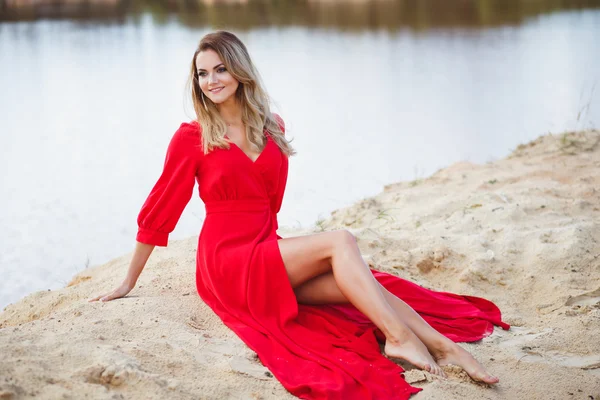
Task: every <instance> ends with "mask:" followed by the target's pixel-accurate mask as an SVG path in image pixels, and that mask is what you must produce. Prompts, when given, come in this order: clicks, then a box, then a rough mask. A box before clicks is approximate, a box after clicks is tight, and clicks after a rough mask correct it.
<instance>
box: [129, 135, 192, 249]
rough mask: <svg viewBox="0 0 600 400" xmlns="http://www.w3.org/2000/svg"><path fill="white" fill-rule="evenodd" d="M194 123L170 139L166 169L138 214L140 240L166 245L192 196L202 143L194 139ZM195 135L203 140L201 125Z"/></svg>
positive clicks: (138, 238)
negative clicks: (200, 132)
mask: <svg viewBox="0 0 600 400" xmlns="http://www.w3.org/2000/svg"><path fill="white" fill-rule="evenodd" d="M191 127H193V125H191V124H182V125H181V127H180V128H179V129H178V130H177V132H175V135H173V138H172V139H171V142H170V143H169V147H168V149H167V155H166V157H165V163H164V167H163V172H162V174H161V176H160V178H159V179H158V181H157V182H156V184H155V185H154V187H153V188H152V191H151V192H150V195H149V196H148V198H147V199H146V202H145V203H144V205H143V206H142V209H141V211H140V213H139V215H138V219H137V222H138V227H139V229H138V233H137V237H136V240H137V241H138V242H141V243H146V244H153V245H155V246H166V245H167V243H168V239H169V234H170V233H171V232H172V231H173V229H175V225H177V221H179V217H181V213H182V212H183V210H184V208H185V206H186V205H187V203H188V202H189V201H190V199H191V197H192V193H193V191H194V184H195V181H196V172H197V169H198V159H199V157H198V154H199V151H198V150H199V146H197V144H196V143H195V141H194V140H191V139H192V138H194V133H191V132H190V128H191ZM195 137H196V138H198V141H199V137H200V135H199V130H198V129H196V133H195Z"/></svg>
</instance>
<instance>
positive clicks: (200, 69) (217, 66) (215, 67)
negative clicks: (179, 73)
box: [198, 63, 223, 72]
mask: <svg viewBox="0 0 600 400" xmlns="http://www.w3.org/2000/svg"><path fill="white" fill-rule="evenodd" d="M221 65H223V63H221V64H219V65H215V66H214V67H213V69H217V68H219V67H220V66H221ZM200 71H206V70H205V69H202V68H198V72H200Z"/></svg>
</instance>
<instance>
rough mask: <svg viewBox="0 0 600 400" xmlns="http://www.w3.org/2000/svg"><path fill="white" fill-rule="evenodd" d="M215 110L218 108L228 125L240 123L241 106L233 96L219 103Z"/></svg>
mask: <svg viewBox="0 0 600 400" xmlns="http://www.w3.org/2000/svg"><path fill="white" fill-rule="evenodd" d="M217 110H219V114H221V118H223V120H224V121H225V123H226V124H227V125H228V126H231V125H241V124H242V107H241V106H240V104H239V102H238V101H237V100H236V99H235V96H231V97H230V98H229V99H227V100H226V101H224V102H223V103H221V104H219V105H218V106H217Z"/></svg>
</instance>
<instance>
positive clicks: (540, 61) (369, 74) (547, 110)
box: [0, 0, 600, 307]
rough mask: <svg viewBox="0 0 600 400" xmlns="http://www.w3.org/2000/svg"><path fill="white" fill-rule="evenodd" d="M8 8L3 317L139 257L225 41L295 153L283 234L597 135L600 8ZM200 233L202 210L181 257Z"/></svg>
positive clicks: (2, 144) (2, 150) (185, 230)
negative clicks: (39, 295) (228, 36)
mask: <svg viewBox="0 0 600 400" xmlns="http://www.w3.org/2000/svg"><path fill="white" fill-rule="evenodd" d="M532 3H533V4H532ZM6 4H8V7H7V6H6ZM11 4H13V3H11V2H8V3H5V6H4V8H2V9H0V68H1V71H2V73H1V74H0V168H1V169H0V185H1V187H2V196H1V197H0V269H1V271H2V280H1V281H0V307H4V306H5V305H7V304H9V303H10V302H14V301H16V300H18V299H19V298H21V297H22V296H24V295H26V294H27V293H29V292H31V291H34V290H45V289H51V288H58V287H61V286H64V285H65V284H66V283H67V282H68V281H69V280H70V278H71V277H72V276H73V275H74V274H75V273H76V272H78V271H81V270H82V269H83V268H85V267H86V266H90V265H98V264H101V263H104V262H106V261H108V260H110V259H112V258H114V257H117V256H119V255H122V254H125V253H127V252H129V251H131V250H132V249H133V246H134V243H135V242H134V240H135V233H136V230H137V226H136V217H137V213H138V211H139V209H140V207H141V205H142V203H143V201H144V200H145V197H146V196H147V194H148V192H149V191H150V189H151V187H152V186H153V184H154V182H155V180H156V179H157V178H158V176H159V174H160V171H161V167H162V163H163V158H164V153H165V150H166V146H167V144H168V142H169V139H170V138H171V136H172V134H173V132H174V131H175V130H176V129H177V127H178V126H179V124H180V123H181V122H182V121H188V120H190V119H192V118H193V110H192V107H191V105H190V102H189V100H188V99H187V95H186V92H185V84H186V80H187V72H188V70H189V65H190V62H191V57H192V55H193V52H194V50H195V46H196V45H197V43H198V41H199V40H200V38H201V37H202V36H203V35H204V34H205V33H207V32H210V31H212V30H214V29H221V28H222V29H228V30H232V31H234V32H235V33H236V34H238V36H239V37H240V38H241V39H242V40H243V41H244V42H245V43H246V45H247V47H248V49H249V51H250V53H251V55H252V56H253V58H254V61H255V63H256V65H257V67H258V69H259V71H260V72H261V75H262V78H263V80H264V83H265V85H266V87H267V90H268V91H269V93H270V95H271V97H272V99H273V103H274V109H275V110H277V111H278V112H279V114H280V115H282V117H283V118H284V119H285V121H286V126H287V129H288V134H289V135H290V136H291V137H293V138H294V141H293V144H294V146H295V148H296V150H297V151H298V155H297V156H295V157H293V158H292V159H291V161H290V176H289V180H288V185H287V194H286V197H285V199H284V203H283V208H282V211H281V213H280V217H279V219H280V225H281V226H288V227H309V226H311V225H313V224H314V223H315V222H316V221H317V220H318V219H320V218H326V217H327V216H328V215H329V213H330V212H331V211H333V210H335V209H337V208H340V207H344V206H348V205H351V204H352V203H354V202H356V201H357V200H359V199H362V198H364V197H367V196H371V195H375V194H377V193H378V192H380V191H381V190H382V188H383V186H384V185H386V184H389V183H392V182H396V181H400V180H413V179H418V178H423V177H426V176H428V175H430V174H432V173H433V172H435V171H436V170H438V169H440V168H443V167H445V166H448V165H450V164H452V163H454V162H457V161H461V160H468V161H472V162H476V163H485V162H489V161H493V160H497V159H499V158H502V157H505V156H506V155H508V154H509V153H510V151H511V150H512V149H514V148H515V147H516V146H517V145H518V144H520V143H523V142H527V141H529V140H532V139H534V138H535V137H537V136H539V135H541V134H544V133H548V132H553V133H560V132H562V131H564V130H567V129H584V128H588V127H593V126H595V127H598V124H599V123H600V105H599V104H598V103H599V102H598V90H596V91H594V90H595V89H600V88H598V87H597V86H598V85H597V84H598V80H599V78H600V2H599V1H573V2H566V1H565V2H560V1H558V2H557V1H547V2H545V1H541V2H527V1H502V2H501V1H485V2H484V1H480V2H477V1H465V2H460V3H457V2H440V1H421V2H417V1H373V2H348V3H344V2H327V1H325V2H323V1H321V2H317V1H296V2H291V1H281V2H269V1H252V0H250V1H249V2H247V3H241V4H240V3H226V4H223V3H216V4H213V5H210V4H208V5H207V4H204V3H192V2H189V3H185V4H179V3H168V4H167V3H165V4H163V3H156V2H147V3H146V2H143V1H133V2H119V1H118V0H115V1H112V2H109V3H106V4H100V3H95V5H93V7H92V6H89V5H88V6H85V4H84V5H81V4H77V3H72V4H71V3H69V4H67V5H63V6H61V7H58V6H56V5H52V4H50V3H49V5H46V6H43V7H42V6H38V7H33V6H28V5H27V4H25V5H22V4H21V5H19V6H15V5H14V4H13V5H12V6H11ZM161 4H162V5H161ZM203 218H204V211H203V205H202V203H201V201H200V200H199V199H198V198H196V197H195V198H194V199H193V200H192V201H191V202H190V204H189V205H188V208H187V209H186V211H185V212H184V215H183V216H182V218H181V220H180V222H179V225H178V226H177V229H176V230H175V232H174V233H173V234H172V235H171V239H172V240H173V239H179V238H185V237H189V236H191V235H197V234H198V233H199V231H200V227H201V224H202V221H203ZM190 268H191V269H192V268H194V266H190ZM121 279H122V277H121V276H118V277H117V276H115V284H116V283H118V282H120V280H121ZM91 294H92V293H90V295H91Z"/></svg>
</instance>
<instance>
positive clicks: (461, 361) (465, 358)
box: [436, 343, 500, 385]
mask: <svg viewBox="0 0 600 400" xmlns="http://www.w3.org/2000/svg"><path fill="white" fill-rule="evenodd" d="M436 360H437V362H438V364H439V365H448V364H452V365H458V366H459V367H461V368H462V369H464V370H465V372H466V373H467V374H469V376H470V377H471V378H472V379H473V380H475V381H479V382H484V383H487V384H490V385H493V384H495V383H498V382H499V381H500V379H498V378H497V377H495V376H493V375H490V374H489V372H487V370H486V369H485V368H484V367H483V365H481V364H479V362H478V361H477V360H476V359H475V358H473V356H472V355H471V354H470V353H469V352H468V351H466V350H465V349H463V348H462V347H460V346H459V345H457V344H456V343H452V344H450V345H448V346H447V347H446V348H445V349H443V350H441V351H440V352H439V356H437V355H436Z"/></svg>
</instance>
